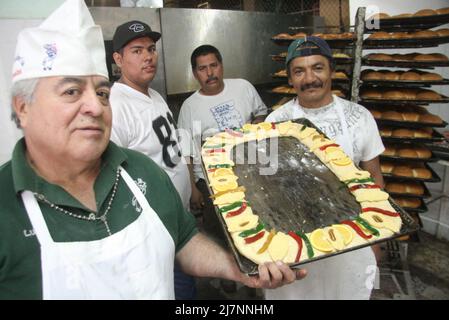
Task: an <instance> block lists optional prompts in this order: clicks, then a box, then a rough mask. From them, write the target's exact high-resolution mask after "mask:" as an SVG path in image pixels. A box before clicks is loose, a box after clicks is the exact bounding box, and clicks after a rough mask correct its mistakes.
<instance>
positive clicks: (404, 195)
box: [384, 177, 432, 199]
mask: <svg viewBox="0 0 449 320" xmlns="http://www.w3.org/2000/svg"><path fill="white" fill-rule="evenodd" d="M384 180H385V182H389V181H396V180H393V179H389V178H388V177H385V179H384ZM416 182H417V183H419V184H420V185H421V186H422V187H423V188H424V193H423V194H421V195H419V194H413V193H396V192H388V193H389V194H390V195H391V196H392V197H402V198H420V199H424V198H430V197H431V196H432V195H431V194H430V191H429V189H427V186H426V184H425V183H424V182H422V181H416Z"/></svg>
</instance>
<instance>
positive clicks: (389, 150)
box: [382, 145, 396, 157]
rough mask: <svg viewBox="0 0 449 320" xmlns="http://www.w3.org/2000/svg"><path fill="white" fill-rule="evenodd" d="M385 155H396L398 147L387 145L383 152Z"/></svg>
mask: <svg viewBox="0 0 449 320" xmlns="http://www.w3.org/2000/svg"><path fill="white" fill-rule="evenodd" d="M382 155H383V156H387V157H394V156H395V155H396V148H395V147H394V146H388V145H387V146H385V150H384V152H382Z"/></svg>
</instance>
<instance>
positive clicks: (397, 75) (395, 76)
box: [383, 71, 402, 81]
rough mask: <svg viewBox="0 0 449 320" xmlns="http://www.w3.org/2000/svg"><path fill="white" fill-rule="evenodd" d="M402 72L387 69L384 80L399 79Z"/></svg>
mask: <svg viewBox="0 0 449 320" xmlns="http://www.w3.org/2000/svg"><path fill="white" fill-rule="evenodd" d="M401 75H402V73H401V72H400V71H387V72H385V73H384V78H383V80H388V81H398V80H399V79H400V77H401Z"/></svg>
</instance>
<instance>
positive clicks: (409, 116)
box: [402, 112, 419, 122]
mask: <svg viewBox="0 0 449 320" xmlns="http://www.w3.org/2000/svg"><path fill="white" fill-rule="evenodd" d="M402 118H403V119H404V121H408V122H418V121H419V113H416V112H403V113H402Z"/></svg>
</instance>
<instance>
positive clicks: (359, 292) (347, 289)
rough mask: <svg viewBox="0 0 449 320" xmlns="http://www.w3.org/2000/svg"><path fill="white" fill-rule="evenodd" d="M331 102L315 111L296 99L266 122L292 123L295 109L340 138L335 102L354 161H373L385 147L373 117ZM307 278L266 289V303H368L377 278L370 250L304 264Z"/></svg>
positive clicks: (344, 102) (347, 103) (343, 102)
mask: <svg viewBox="0 0 449 320" xmlns="http://www.w3.org/2000/svg"><path fill="white" fill-rule="evenodd" d="M333 98H334V101H333V102H332V103H331V104H329V105H327V106H324V107H321V108H318V109H307V108H302V107H301V106H299V105H298V102H297V99H294V100H291V101H289V102H288V103H286V104H285V105H283V106H281V107H280V108H279V109H277V110H275V111H273V112H272V113H271V114H269V115H268V117H267V119H266V121H268V122H282V121H288V120H293V119H294V116H295V108H302V109H303V111H304V114H305V117H306V118H307V119H309V120H310V121H311V122H312V123H313V124H315V126H317V127H318V128H319V129H321V131H323V132H324V133H325V134H326V135H327V136H328V137H329V138H331V139H334V140H335V139H336V138H337V137H338V138H340V137H342V136H343V130H342V126H341V123H340V118H339V115H338V112H337V111H336V109H335V108H336V102H335V101H337V100H336V99H339V100H338V103H339V104H341V105H342V106H343V113H344V117H345V120H346V124H347V126H348V131H349V136H350V138H351V139H352V145H353V158H354V159H353V161H354V162H356V163H359V162H360V161H368V160H372V159H373V158H375V157H376V156H378V155H379V154H380V153H382V152H383V151H384V149H385V148H384V146H383V144H382V140H381V138H380V135H379V131H378V129H377V124H376V122H375V120H374V118H373V116H372V115H371V114H370V113H369V111H368V110H367V109H365V108H364V107H363V106H361V105H358V104H356V103H353V102H350V101H347V100H344V99H341V98H338V97H336V96H333ZM304 268H305V269H306V270H307V271H308V274H307V277H306V278H305V279H303V280H300V281H296V282H294V283H292V284H289V285H286V286H283V287H281V288H277V289H273V290H265V298H266V299H267V300H276V299H289V300H309V299H317V300H322V299H326V300H336V299H339V300H348V299H360V300H367V299H369V298H370V296H371V290H372V288H373V285H374V282H375V278H376V270H377V268H376V259H375V257H374V253H373V251H372V249H371V248H370V247H366V248H362V249H359V250H356V251H351V252H347V253H344V254H341V255H337V256H334V257H330V258H326V259H323V260H318V261H316V262H312V263H310V264H306V265H305V266H304Z"/></svg>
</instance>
